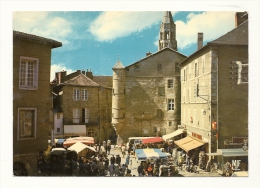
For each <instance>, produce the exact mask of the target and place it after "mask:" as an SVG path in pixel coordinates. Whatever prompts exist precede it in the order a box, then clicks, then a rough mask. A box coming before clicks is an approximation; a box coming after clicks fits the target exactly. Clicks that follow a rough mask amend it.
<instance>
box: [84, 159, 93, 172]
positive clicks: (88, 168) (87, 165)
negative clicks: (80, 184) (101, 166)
mask: <svg viewBox="0 0 260 188" xmlns="http://www.w3.org/2000/svg"><path fill="white" fill-rule="evenodd" d="M85 173H86V176H92V169H91V165H90V163H89V161H88V160H86V165H85Z"/></svg>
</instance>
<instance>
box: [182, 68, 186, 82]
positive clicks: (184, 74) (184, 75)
mask: <svg viewBox="0 0 260 188" xmlns="http://www.w3.org/2000/svg"><path fill="white" fill-rule="evenodd" d="M185 72H186V71H185V69H184V70H183V81H185V80H186V78H185V77H186V73H185Z"/></svg>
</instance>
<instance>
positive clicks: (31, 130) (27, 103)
mask: <svg viewBox="0 0 260 188" xmlns="http://www.w3.org/2000/svg"><path fill="white" fill-rule="evenodd" d="M61 46H62V43H60V42H58V41H55V40H51V39H48V38H43V37H39V36H36V35H31V34H27V33H22V32H18V31H13V173H14V175H15V176H27V175H28V176H34V175H37V172H38V170H37V157H38V156H39V153H40V152H42V151H45V150H46V149H47V146H48V136H49V127H50V124H51V117H52V116H51V107H52V100H51V89H50V85H49V84H50V82H49V78H50V63H51V50H52V49H53V48H57V47H61Z"/></svg>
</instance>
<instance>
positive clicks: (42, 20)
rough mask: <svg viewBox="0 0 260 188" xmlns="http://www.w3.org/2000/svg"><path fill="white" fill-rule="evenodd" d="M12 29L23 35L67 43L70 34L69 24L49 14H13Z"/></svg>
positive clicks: (36, 12)
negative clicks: (23, 33) (33, 35)
mask: <svg viewBox="0 0 260 188" xmlns="http://www.w3.org/2000/svg"><path fill="white" fill-rule="evenodd" d="M13 29H14V30H17V31H21V32H25V33H30V34H35V35H38V36H42V37H46V38H51V39H54V40H58V41H61V42H65V43H66V42H67V43H68V41H67V37H68V36H69V35H70V34H71V33H72V28H71V23H70V22H69V21H67V20H66V19H64V18H61V17H58V16H56V17H53V16H51V12H41V11H35V12H24V11H23V12H14V13H13Z"/></svg>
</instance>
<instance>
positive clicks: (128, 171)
mask: <svg viewBox="0 0 260 188" xmlns="http://www.w3.org/2000/svg"><path fill="white" fill-rule="evenodd" d="M131 176H132V174H131V170H129V169H128V170H127V171H126V174H125V177H131Z"/></svg>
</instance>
